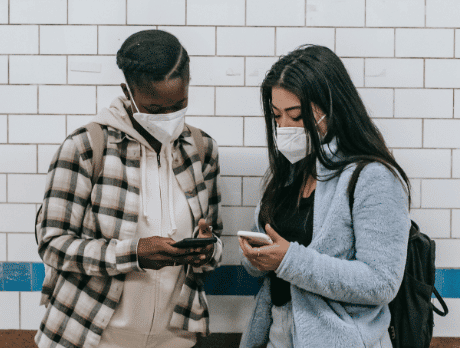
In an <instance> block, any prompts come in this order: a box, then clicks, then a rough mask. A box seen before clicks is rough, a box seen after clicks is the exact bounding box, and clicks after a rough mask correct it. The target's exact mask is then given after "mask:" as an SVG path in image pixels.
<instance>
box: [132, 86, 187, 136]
mask: <svg viewBox="0 0 460 348" xmlns="http://www.w3.org/2000/svg"><path fill="white" fill-rule="evenodd" d="M126 86H127V87H128V92H129V95H130V97H131V101H132V103H133V105H134V107H135V108H136V111H137V112H135V113H133V117H134V119H135V120H136V121H137V122H138V123H139V124H140V125H141V126H142V128H144V129H145V130H146V131H147V132H149V133H150V134H151V135H152V136H153V137H154V138H155V139H157V140H158V141H159V142H160V143H162V144H169V143H171V142H173V141H174V140H176V139H177V138H178V137H179V135H180V134H181V133H182V130H183V129H184V125H185V113H186V112H187V107H185V108H183V109H181V110H179V111H176V112H171V113H169V114H146V113H141V112H139V109H138V108H137V105H136V102H135V101H134V98H133V95H132V93H131V90H130V89H129V85H128V83H126Z"/></svg>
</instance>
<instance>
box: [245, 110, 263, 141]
mask: <svg viewBox="0 0 460 348" xmlns="http://www.w3.org/2000/svg"><path fill="white" fill-rule="evenodd" d="M244 146H267V136H266V131H265V118H264V117H245V118H244Z"/></svg>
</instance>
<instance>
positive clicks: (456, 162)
mask: <svg viewBox="0 0 460 348" xmlns="http://www.w3.org/2000/svg"><path fill="white" fill-rule="evenodd" d="M452 177H453V178H460V149H455V150H453V151H452Z"/></svg>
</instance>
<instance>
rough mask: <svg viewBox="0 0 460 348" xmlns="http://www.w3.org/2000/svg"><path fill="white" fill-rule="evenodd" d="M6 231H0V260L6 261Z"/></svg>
mask: <svg viewBox="0 0 460 348" xmlns="http://www.w3.org/2000/svg"><path fill="white" fill-rule="evenodd" d="M6 245H7V244H6V233H0V261H6Z"/></svg>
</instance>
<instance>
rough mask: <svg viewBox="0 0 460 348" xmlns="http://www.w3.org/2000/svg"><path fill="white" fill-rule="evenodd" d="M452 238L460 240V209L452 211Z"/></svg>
mask: <svg viewBox="0 0 460 348" xmlns="http://www.w3.org/2000/svg"><path fill="white" fill-rule="evenodd" d="M452 238H460V209H452Z"/></svg>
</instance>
